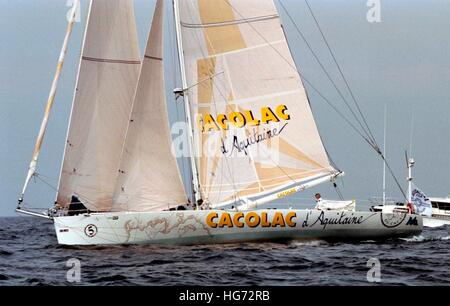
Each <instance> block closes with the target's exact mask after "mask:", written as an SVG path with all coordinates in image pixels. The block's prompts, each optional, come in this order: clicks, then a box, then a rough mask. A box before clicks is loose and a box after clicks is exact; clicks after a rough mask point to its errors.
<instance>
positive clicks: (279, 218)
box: [272, 211, 286, 227]
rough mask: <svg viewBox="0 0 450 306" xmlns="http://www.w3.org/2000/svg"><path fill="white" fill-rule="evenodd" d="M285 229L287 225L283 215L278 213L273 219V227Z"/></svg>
mask: <svg viewBox="0 0 450 306" xmlns="http://www.w3.org/2000/svg"><path fill="white" fill-rule="evenodd" d="M277 226H280V227H285V226H286V224H285V223H284V218H283V214H282V213H281V212H279V211H278V212H276V213H275V216H274V217H273V221H272V227H277Z"/></svg>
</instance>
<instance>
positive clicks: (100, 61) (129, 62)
mask: <svg viewBox="0 0 450 306" xmlns="http://www.w3.org/2000/svg"><path fill="white" fill-rule="evenodd" d="M82 59H83V60H85V61H90V62H98V63H110V64H127V65H140V64H141V61H132V60H119V59H109V58H96V57H88V56H83V57H82Z"/></svg>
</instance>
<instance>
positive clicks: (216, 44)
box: [178, 0, 335, 205]
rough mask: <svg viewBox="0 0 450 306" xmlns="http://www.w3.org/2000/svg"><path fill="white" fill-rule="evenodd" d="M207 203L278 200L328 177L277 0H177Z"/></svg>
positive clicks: (202, 183) (324, 159)
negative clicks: (267, 197)
mask: <svg viewBox="0 0 450 306" xmlns="http://www.w3.org/2000/svg"><path fill="white" fill-rule="evenodd" d="M178 2H179V6H180V23H181V34H182V35H181V36H182V40H183V46H184V50H182V51H183V52H184V57H185V58H184V60H185V70H186V78H187V81H188V87H189V88H188V89H187V92H186V93H185V94H186V95H188V96H189V101H190V103H191V111H192V114H191V115H192V117H193V118H195V120H194V121H195V122H196V123H195V124H194V125H195V131H196V133H195V136H196V148H197V151H198V152H197V153H198V157H197V166H198V170H199V180H200V185H201V192H202V196H203V198H204V199H205V200H206V201H208V202H210V203H212V204H213V205H214V204H218V203H223V202H228V201H236V202H237V201H239V200H242V199H247V198H251V197H258V196H261V195H273V194H274V193H277V192H280V191H282V190H284V189H285V188H287V187H289V186H292V185H296V184H297V185H298V184H300V183H302V182H305V181H308V180H311V179H313V178H320V177H323V176H327V175H330V173H333V172H334V171H335V170H334V169H333V167H332V166H331V165H330V163H329V160H328V157H327V154H326V151H325V149H324V147H323V144H322V141H321V138H320V136H319V133H318V131H317V127H316V124H315V121H314V118H313V115H312V112H311V109H310V105H309V102H308V97H307V94H306V91H305V88H304V87H303V84H302V81H301V79H300V76H299V74H298V72H297V70H296V68H295V63H294V60H293V58H292V55H291V53H290V50H289V47H288V44H287V41H286V37H285V35H284V32H283V29H282V27H281V24H280V19H279V16H278V13H277V10H276V7H275V5H274V3H273V0H179V1H178Z"/></svg>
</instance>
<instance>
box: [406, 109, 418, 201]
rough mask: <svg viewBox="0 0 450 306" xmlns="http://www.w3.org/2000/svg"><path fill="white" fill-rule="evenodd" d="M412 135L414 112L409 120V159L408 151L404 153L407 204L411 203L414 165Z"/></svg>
mask: <svg viewBox="0 0 450 306" xmlns="http://www.w3.org/2000/svg"><path fill="white" fill-rule="evenodd" d="M413 135H414V111H413V113H412V118H411V133H410V139H409V154H411V157H408V151H406V152H405V154H406V167H407V169H408V178H407V181H408V203H411V201H412V198H411V197H412V194H411V193H412V184H413V180H414V178H413V176H412V168H413V167H414V165H415V164H416V161H415V160H414V158H413V157H412V146H413Z"/></svg>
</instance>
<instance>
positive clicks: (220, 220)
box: [54, 210, 422, 245]
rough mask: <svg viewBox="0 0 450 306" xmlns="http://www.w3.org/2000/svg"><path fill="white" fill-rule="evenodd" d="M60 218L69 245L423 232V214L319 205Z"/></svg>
mask: <svg viewBox="0 0 450 306" xmlns="http://www.w3.org/2000/svg"><path fill="white" fill-rule="evenodd" d="M258 220H259V222H258ZM54 224H55V230H56V235H57V237H58V242H59V243H60V244H63V245H116V244H120V245H121V244H169V245H193V244H218V243H236V242H251V241H268V240H280V239H340V240H344V239H385V238H391V237H408V236H413V235H417V234H420V233H421V232H422V217H421V216H417V215H409V214H401V213H400V214H398V213H396V214H383V213H374V212H348V211H318V210H256V211H246V212H234V211H233V212H232V211H222V210H218V211H213V210H212V211H209V210H208V211H171V212H149V213H131V212H130V213H98V214H90V215H79V216H72V217H55V218H54Z"/></svg>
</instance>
